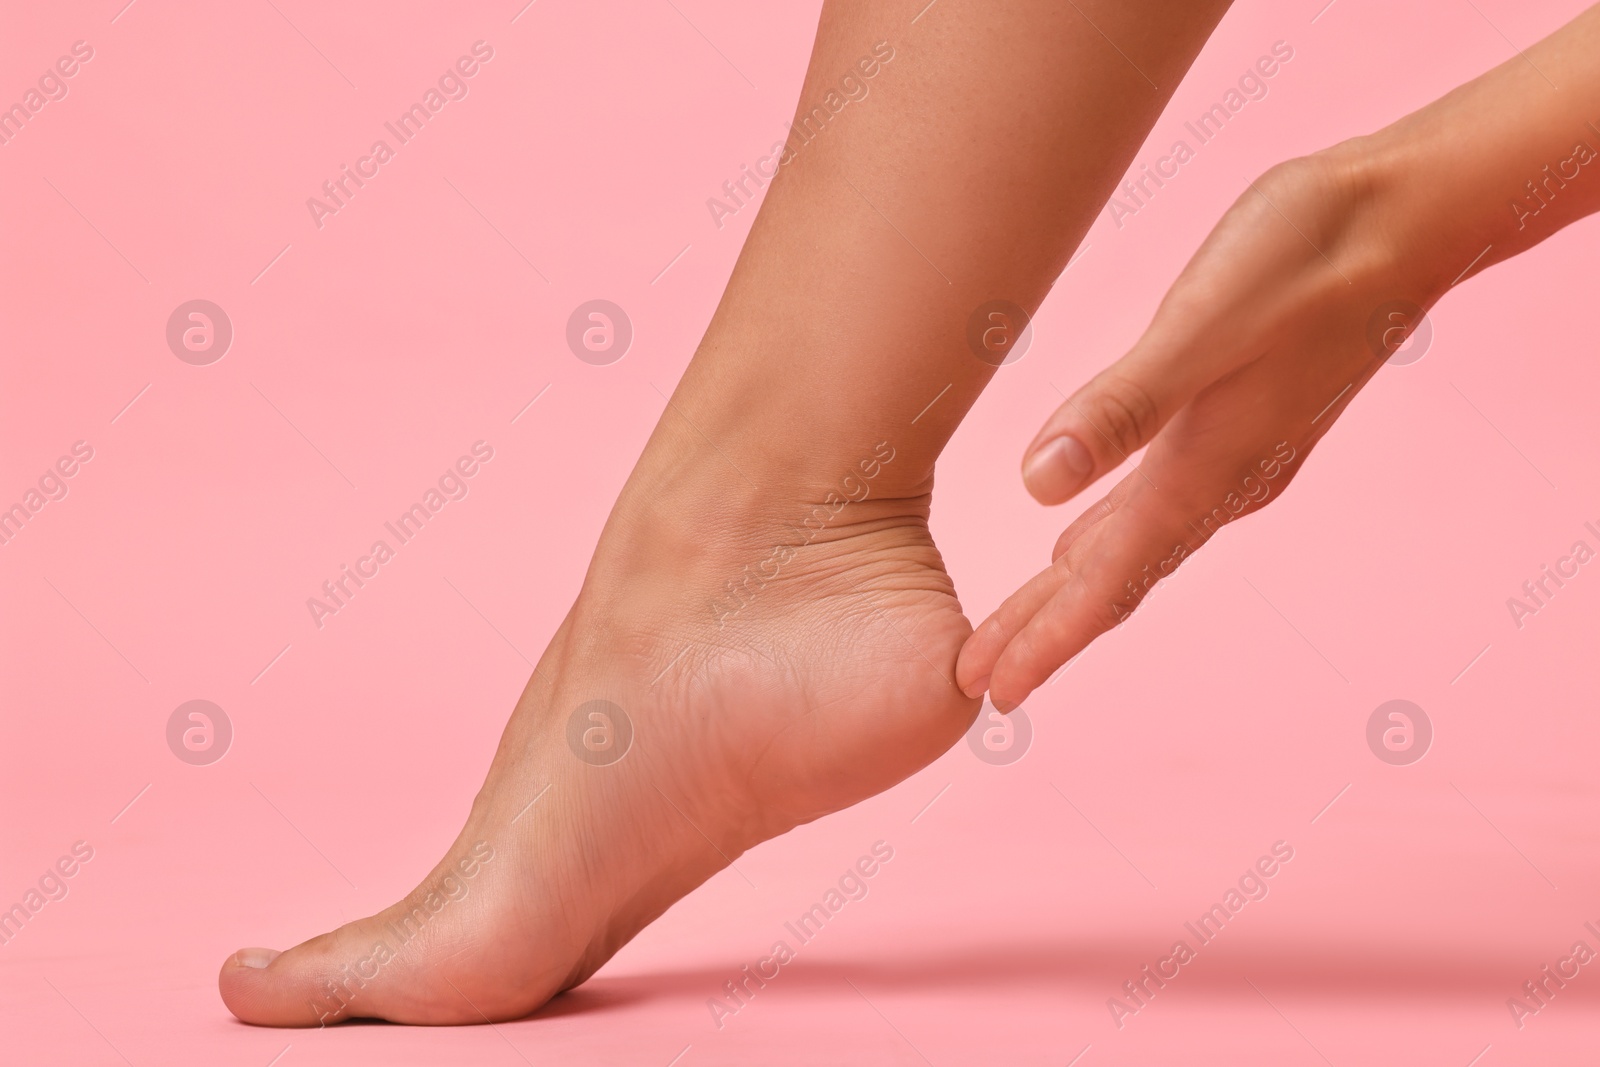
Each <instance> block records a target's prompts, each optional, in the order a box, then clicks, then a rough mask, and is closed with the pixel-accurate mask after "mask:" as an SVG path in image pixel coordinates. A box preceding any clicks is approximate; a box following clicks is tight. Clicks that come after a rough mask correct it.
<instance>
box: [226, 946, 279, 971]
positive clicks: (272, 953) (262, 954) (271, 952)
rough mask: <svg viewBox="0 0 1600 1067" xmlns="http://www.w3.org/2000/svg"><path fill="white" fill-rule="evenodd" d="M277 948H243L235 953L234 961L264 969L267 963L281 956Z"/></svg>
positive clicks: (244, 965)
mask: <svg viewBox="0 0 1600 1067" xmlns="http://www.w3.org/2000/svg"><path fill="white" fill-rule="evenodd" d="M281 955H282V953H281V952H279V951H278V950H277V949H275V948H242V949H240V950H239V951H238V952H235V953H234V954H233V958H234V961H235V962H236V963H238V964H239V965H240V966H242V967H253V968H254V969H256V970H258V971H259V970H263V969H265V968H266V966H267V964H269V963H271V962H272V961H273V960H275V959H277V958H278V957H279V956H281Z"/></svg>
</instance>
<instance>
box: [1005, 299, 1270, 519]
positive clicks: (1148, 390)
mask: <svg viewBox="0 0 1600 1067" xmlns="http://www.w3.org/2000/svg"><path fill="white" fill-rule="evenodd" d="M1183 303H1184V302H1183V301H1182V299H1181V298H1169V301H1168V303H1166V304H1164V305H1163V306H1162V308H1161V310H1160V311H1158V312H1157V314H1156V320H1155V321H1154V322H1153V323H1151V325H1150V329H1148V330H1147V331H1145V334H1144V336H1143V337H1141V338H1140V339H1139V343H1138V344H1136V345H1135V346H1134V347H1133V350H1132V351H1130V352H1129V353H1128V354H1127V355H1125V356H1123V357H1122V358H1121V359H1119V360H1118V361H1117V362H1116V363H1113V364H1112V365H1111V366H1110V367H1107V368H1106V369H1105V370H1103V371H1101V372H1100V373H1099V374H1097V375H1096V376H1095V377H1094V378H1093V380H1091V381H1090V382H1089V383H1088V384H1086V385H1085V386H1083V387H1082V388H1081V389H1079V390H1078V391H1077V392H1075V393H1073V394H1072V395H1071V396H1070V397H1068V398H1067V399H1066V401H1065V402H1064V403H1063V404H1062V405H1061V406H1060V407H1059V408H1057V409H1056V412H1055V414H1054V415H1052V416H1051V417H1050V418H1049V419H1048V420H1047V421H1046V422H1045V424H1044V427H1043V428H1042V429H1041V430H1040V431H1039V433H1038V436H1036V437H1035V438H1034V439H1033V442H1032V443H1031V444H1030V445H1029V446H1028V448H1027V450H1026V452H1025V453H1024V455H1023V461H1022V482H1023V485H1024V486H1026V487H1027V490H1028V492H1029V493H1031V494H1032V495H1033V497H1034V499H1036V500H1038V501H1039V502H1040V503H1041V504H1060V503H1064V502H1065V501H1067V500H1070V499H1071V498H1072V497H1073V496H1075V495H1076V494H1077V493H1079V492H1080V491H1082V490H1083V489H1084V488H1085V487H1086V486H1088V485H1090V484H1091V483H1092V482H1094V481H1095V480H1096V479H1098V478H1100V477H1101V476H1102V475H1105V474H1107V473H1109V472H1111V471H1113V470H1115V469H1116V468H1117V467H1120V466H1121V465H1122V464H1123V463H1125V462H1126V461H1127V459H1128V458H1129V457H1130V456H1132V455H1133V453H1135V452H1137V451H1138V450H1139V449H1141V448H1143V447H1144V446H1145V445H1147V444H1149V443H1150V441H1151V440H1152V439H1153V438H1154V437H1155V435H1156V434H1157V433H1158V432H1160V430H1161V428H1162V427H1163V426H1165V425H1166V424H1167V423H1168V421H1169V420H1171V418H1172V417H1173V416H1174V415H1175V414H1176V413H1177V412H1178V411H1179V410H1181V409H1182V408H1183V407H1184V406H1185V405H1186V404H1188V403H1189V401H1190V400H1192V399H1193V398H1194V396H1195V394H1196V393H1198V392H1199V391H1200V390H1201V389H1203V388H1205V387H1206V386H1207V385H1210V384H1211V383H1212V382H1214V381H1216V380H1217V379H1218V378H1220V377H1222V376H1223V375H1225V374H1227V373H1228V372H1230V371H1232V370H1234V369H1236V368H1237V367H1238V366H1240V365H1242V364H1243V363H1244V362H1248V360H1249V359H1250V358H1253V356H1254V355H1255V353H1254V352H1253V351H1252V350H1251V349H1250V348H1248V347H1245V346H1242V345H1241V344H1240V343H1238V341H1237V339H1236V338H1234V337H1233V336H1232V335H1231V334H1232V331H1231V328H1230V327H1228V326H1226V324H1222V323H1217V322H1215V321H1214V320H1212V319H1211V318H1210V316H1209V315H1205V316H1202V315H1190V314H1188V313H1187V309H1186V308H1185V307H1184V306H1183Z"/></svg>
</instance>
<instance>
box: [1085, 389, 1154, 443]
mask: <svg viewBox="0 0 1600 1067" xmlns="http://www.w3.org/2000/svg"><path fill="white" fill-rule="evenodd" d="M1159 417H1160V412H1159V409H1158V408H1157V407H1156V402H1155V399H1154V398H1153V397H1152V396H1151V395H1150V394H1149V392H1148V391H1146V390H1145V388H1144V387H1143V386H1142V385H1140V384H1138V383H1137V382H1135V381H1133V380H1132V379H1129V378H1123V377H1110V378H1107V379H1106V380H1105V381H1103V382H1102V383H1100V389H1099V391H1098V393H1097V395H1096V397H1095V403H1094V418H1095V423H1096V427H1095V428H1096V429H1098V430H1099V431H1100V432H1101V433H1102V434H1104V435H1105V436H1106V437H1107V438H1109V439H1110V441H1111V443H1112V444H1113V445H1114V446H1115V447H1116V449H1117V450H1118V451H1119V452H1121V453H1122V454H1123V455H1124V456H1126V455H1127V454H1128V453H1130V452H1132V451H1133V450H1134V449H1136V448H1139V447H1140V446H1142V445H1143V444H1144V443H1145V442H1146V441H1148V440H1149V439H1150V437H1151V436H1152V435H1153V434H1154V433H1155V428H1156V422H1157V420H1158V419H1159Z"/></svg>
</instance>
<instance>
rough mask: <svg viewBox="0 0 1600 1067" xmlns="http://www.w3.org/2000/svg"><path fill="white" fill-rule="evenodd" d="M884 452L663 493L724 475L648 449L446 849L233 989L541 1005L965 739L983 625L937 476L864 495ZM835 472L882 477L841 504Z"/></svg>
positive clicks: (305, 1012) (241, 970) (249, 1009)
mask: <svg viewBox="0 0 1600 1067" xmlns="http://www.w3.org/2000/svg"><path fill="white" fill-rule="evenodd" d="M668 451H670V450H668ZM893 451H894V450H893V447H892V446H890V445H882V446H878V447H876V448H874V447H873V446H870V445H869V446H867V447H866V448H865V449H863V450H862V455H863V456H865V457H866V458H865V459H863V460H860V461H858V462H855V463H851V464H850V465H848V466H845V467H844V468H843V470H842V471H840V472H837V473H834V474H830V475H826V476H819V477H818V478H817V479H816V480H815V482H814V485H813V486H812V487H811V488H810V489H802V490H798V491H791V492H778V491H772V490H770V489H765V488H764V489H763V491H762V492H761V493H759V494H758V493H756V492H755V491H754V490H753V489H752V490H750V491H749V492H748V493H747V494H746V496H747V499H745V500H742V501H741V500H730V497H731V496H736V495H738V494H736V493H730V491H729V489H728V484H727V483H728V479H721V480H720V482H719V483H718V484H717V485H715V486H713V487H711V488H710V489H709V490H706V491H700V490H697V489H690V488H678V489H670V490H662V489H660V488H658V487H659V486H660V485H661V484H662V481H663V480H664V481H666V482H671V481H672V480H673V476H672V475H671V473H670V472H672V471H678V472H681V471H683V470H687V469H694V470H704V471H710V472H712V473H714V474H716V475H719V476H720V475H721V474H723V473H724V472H725V471H726V464H725V462H723V461H721V460H719V459H718V458H717V457H715V456H710V457H704V458H702V459H701V460H700V461H699V462H698V463H696V464H695V465H693V466H692V467H689V466H686V465H684V464H683V463H682V462H681V458H680V459H678V460H675V461H673V462H666V461H662V462H658V463H655V464H654V465H653V466H652V464H651V463H649V462H648V461H647V462H642V463H641V469H640V471H637V472H635V475H634V477H633V479H632V480H631V481H630V483H629V488H628V489H626V490H625V491H624V493H623V496H622V499H621V500H620V501H619V503H618V505H617V507H616V509H615V510H614V511H613V513H612V517H611V520H610V522H609V523H608V524H607V527H606V531H605V533H604V535H603V536H602V538H601V542H600V545H599V547H598V548H597V549H596V552H595V557H594V560H593V562H592V563H591V565H590V569H589V574H588V576H587V579H586V581H585V583H584V587H583V590H582V592H581V593H580V595H579V597H578V601H577V603H576V604H575V605H574V606H573V607H572V610H571V611H570V612H569V613H568V614H567V617H566V620H565V621H564V622H563V623H562V625H561V627H560V628H559V629H558V631H557V632H556V634H555V637H554V639H553V640H552V641H551V643H550V646H549V648H548V649H546V651H545V653H544V655H543V657H542V658H541V659H540V661H539V665H538V668H537V669H536V671H535V673H534V676H533V678H532V679H531V680H530V681H529V683H528V686H527V688H526V689H525V690H524V692H523V694H522V698H521V699H520V700H519V701H518V703H517V707H516V710H515V711H514V712H513V713H512V716H511V721H510V723H509V724H508V725H507V727H506V731H505V734H504V735H503V737H502V738H501V741H500V747H499V750H498V751H497V752H496V754H495V758H494V762H493V764H492V766H491V768H490V770H489V775H488V780H487V781H486V782H485V783H484V786H483V788H482V790H481V791H480V792H479V793H478V796H477V798H476V800H475V801H474V803H473V806H472V813H471V815H470V817H469V818H468V820H467V825H466V826H465V828H463V830H462V831H461V834H460V836H459V837H458V838H457V840H456V842H455V844H454V845H453V846H452V847H451V849H450V850H449V852H448V853H447V854H446V855H445V857H444V859H442V860H441V861H440V862H439V864H438V865H437V866H436V867H435V868H434V869H433V871H432V872H431V873H430V874H429V875H428V876H427V877H426V878H425V879H423V881H422V883H421V884H420V885H419V886H418V887H417V889H416V890H414V891H413V892H412V893H410V894H408V895H407V896H406V897H405V898H403V899H402V900H401V901H400V902H399V903H397V904H395V905H394V906H393V907H390V908H388V909H386V910H384V911H382V912H380V913H378V914H377V915H374V916H371V917H370V918H366V919H362V920H359V921H357V922H353V923H349V924H347V925H345V926H342V927H340V928H339V929H337V930H334V931H332V932H331V933H327V934H323V935H321V936H319V937H315V938H312V939H311V940H310V941H307V942H305V943H304V944H301V945H298V946H296V947H294V948H291V949H289V950H288V951H286V952H282V953H274V952H272V951H270V950H266V949H244V950H241V951H240V952H238V953H236V954H234V955H233V956H230V957H229V958H228V959H227V961H226V962H225V963H224V964H223V966H222V972H221V975H220V978H219V984H220V986H221V991H222V998H223V1000H224V1002H226V1004H227V1006H228V1008H229V1010H231V1011H232V1012H233V1013H234V1014H235V1015H237V1016H238V1017H239V1018H240V1019H242V1020H244V1021H245V1022H250V1023H258V1024H262V1025H268V1026H316V1025H319V1024H324V1023H328V1022H334V1021H339V1020H343V1019H350V1018H359V1017H369V1018H380V1019H388V1020H392V1021H395V1022H407V1023H434V1024H447V1023H479V1022H484V1021H486V1020H492V1021H498V1020H504V1019H511V1018H516V1017H519V1016H522V1015H526V1014H527V1013H529V1012H531V1011H533V1010H534V1009H536V1008H538V1007H539V1006H540V1005H542V1004H543V1003H545V1001H547V1000H549V999H550V998H551V997H552V996H554V995H555V994H557V993H559V992H561V991H562V990H564V989H568V988H571V987H572V986H575V985H577V984H578V983H580V982H582V981H583V980H584V979H586V978H588V977H589V976H590V975H591V974H593V973H594V972H595V970H596V969H598V968H599V967H600V965H601V964H603V963H604V962H605V961H606V960H607V959H609V958H610V957H611V956H612V954H614V953H615V952H616V951H617V950H618V949H619V948H620V947H621V946H622V945H624V944H626V943H627V942H628V940H629V939H631V938H632V937H633V936H634V935H635V934H636V933H638V931H639V930H640V929H642V928H643V927H644V926H645V925H646V924H647V923H649V922H650V921H651V920H653V919H655V918H656V917H657V916H658V915H660V914H661V913H662V912H663V911H665V910H666V909H667V908H668V907H669V906H670V905H671V904H672V903H673V902H674V901H676V900H678V899H679V898H680V897H682V896H683V895H684V894H686V893H688V892H689V891H690V890H692V889H693V888H695V887H696V886H698V885H699V884H700V883H701V882H703V881H705V880H706V879H707V878H708V877H710V876H711V875H712V874H714V873H716V872H717V871H719V870H721V869H722V868H723V867H724V866H726V865H727V864H729V863H730V862H732V861H733V860H734V859H736V858H737V857H738V856H739V855H740V854H741V853H743V852H744V851H745V850H746V849H748V848H750V847H751V846H753V845H755V844H757V843H758V842H760V841H763V840H766V839H767V838H770V837H774V836H776V835H778V834H781V833H784V832H786V831H787V830H789V829H791V828H793V827H794V826H796V825H798V824H800V823H804V822H808V821H810V820H812V819H816V818H818V817H820V816H822V815H826V814H828V813H829V812H833V811H837V810H839V809H840V808H844V807H846V806H848V805H850V804H853V803H855V802H856V801H859V800H862V799H864V798H866V797H868V796H871V795H873V794H875V793H878V792H881V791H882V790H884V789H887V788H889V787H890V786H892V785H894V784H895V783H897V782H899V781H901V780H902V779H904V778H905V777H907V776H908V775H910V774H912V773H913V772H915V771H917V770H918V769H920V768H921V767H923V766H925V765H926V764H927V763H929V762H930V761H932V760H933V759H934V758H935V757H937V756H938V755H939V754H940V753H942V752H943V751H944V750H945V749H946V748H948V747H949V746H950V745H951V744H953V743H954V742H955V741H956V740H957V739H958V738H959V737H960V736H961V734H962V733H963V732H964V731H965V729H966V728H967V726H968V725H969V724H970V723H971V721H972V719H973V716H974V715H975V714H976V711H977V708H978V705H979V702H978V701H977V700H973V699H969V698H967V697H964V696H963V695H962V694H961V693H960V691H959V690H958V689H957V688H956V687H955V685H954V684H953V681H952V679H953V676H954V668H955V661H956V654H957V651H958V650H959V649H960V648H961V645H962V642H963V641H964V640H965V639H966V638H967V636H968V635H969V633H970V632H971V627H970V625H969V624H968V622H967V620H966V618H965V616H963V614H962V612H961V608H960V605H959V604H958V603H957V601H956V598H955V594H954V590H953V588H952V586H951V583H950V580H949V578H948V576H947V575H946V573H945V570H944V566H943V563H942V561H941V560H940V558H939V553H938V551H937V550H936V549H935V547H934V545H933V542H932V540H931V538H930V537H929V534H928V526H927V513H928V500H929V498H928V496H927V494H926V493H925V492H924V493H921V494H919V495H903V496H889V495H885V496H881V497H880V496H876V495H872V490H873V487H874V486H875V485H883V486H885V487H887V486H888V485H889V483H890V482H891V481H892V479H889V478H886V477H884V478H881V479H880V480H879V481H878V482H876V483H875V482H874V481H873V480H872V478H870V477H868V476H867V474H866V472H868V471H870V470H873V469H877V470H878V471H879V473H880V474H881V472H882V469H883V467H884V466H885V465H886V464H885V463H884V457H885V456H888V457H892V456H893ZM661 452H662V449H659V448H658V449H657V453H658V454H659V453H661ZM892 464H893V459H892V458H890V459H888V462H887V465H892ZM904 465H905V461H904V460H902V466H904ZM647 471H654V472H655V473H648V474H647V473H646V472H647ZM658 475H660V476H659V477H658ZM846 476H848V477H851V478H852V481H851V482H850V483H848V485H849V486H850V488H846V489H843V492H844V493H845V494H846V495H859V493H860V492H861V491H862V487H864V488H865V489H866V491H867V492H868V493H869V495H868V496H867V497H866V498H865V499H863V500H860V501H859V502H853V503H848V504H844V505H843V506H842V507H839V510H838V511H837V512H835V511H834V510H833V508H834V507H835V506H837V500H838V499H842V498H843V497H836V500H835V502H834V503H831V504H830V503H827V502H826V499H827V494H828V492H830V491H834V492H835V493H838V492H840V491H841V479H842V478H843V477H846ZM694 477H700V476H699V475H695V476H694ZM797 480H798V479H797ZM757 501H759V503H757ZM808 516H809V517H810V525H807V522H806V520H807V518H808ZM808 541H809V543H808ZM774 572H775V574H774ZM752 576H754V577H752ZM730 581H731V582H732V587H731V588H730V585H729V583H730ZM595 701H601V702H609V703H591V702H595ZM574 719H576V725H573V722H574ZM630 733H631V738H630V736H629V735H630ZM619 753H621V756H620V758H617V756H618V754H619ZM610 760H615V761H614V762H607V761H610ZM536 798H537V799H536ZM530 803H531V806H530Z"/></svg>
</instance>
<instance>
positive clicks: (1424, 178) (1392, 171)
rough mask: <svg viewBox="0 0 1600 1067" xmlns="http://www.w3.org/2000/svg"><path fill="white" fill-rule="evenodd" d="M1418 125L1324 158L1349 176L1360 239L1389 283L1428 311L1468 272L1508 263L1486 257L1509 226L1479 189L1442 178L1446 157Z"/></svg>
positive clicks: (1343, 146) (1355, 142) (1359, 140)
mask: <svg viewBox="0 0 1600 1067" xmlns="http://www.w3.org/2000/svg"><path fill="white" fill-rule="evenodd" d="M1416 118H1417V116H1413V117H1412V119H1408V120H1407V121H1405V122H1403V123H1397V124H1395V125H1394V126H1390V127H1388V128H1386V129H1383V130H1380V131H1378V132H1377V133H1374V134H1370V135H1368V136H1364V137H1356V138H1352V139H1351V140H1348V141H1344V142H1341V143H1340V144H1337V145H1334V146H1332V147H1331V148H1328V149H1325V150H1324V151H1323V152H1320V153H1318V155H1319V156H1322V157H1325V158H1324V160H1323V163H1324V165H1326V166H1331V167H1334V168H1336V169H1337V170H1338V171H1339V172H1341V173H1342V174H1343V175H1344V182H1345V184H1346V186H1347V187H1348V189H1349V194H1348V195H1349V196H1350V198H1351V210H1352V214H1353V215H1354V216H1355V218H1356V219H1357V226H1358V227H1359V230H1360V234H1361V240H1362V242H1363V244H1365V245H1366V246H1367V247H1368V249H1369V253H1370V255H1371V258H1372V261H1373V267H1374V270H1375V272H1376V273H1377V274H1378V276H1379V277H1381V278H1382V279H1383V284H1385V285H1386V286H1387V287H1390V288H1393V289H1394V290H1395V291H1396V295H1398V296H1404V297H1406V298H1408V299H1412V300H1415V301H1416V302H1417V303H1419V304H1421V305H1422V306H1424V307H1428V306H1430V305H1432V304H1433V303H1434V302H1435V301H1436V300H1438V299H1439V298H1440V297H1441V296H1443V295H1444V294H1445V293H1446V292H1447V291H1448V290H1449V289H1450V288H1451V286H1452V285H1453V284H1455V283H1456V282H1457V281H1458V280H1459V279H1460V278H1461V276H1462V275H1463V274H1464V273H1465V272H1466V271H1467V270H1469V269H1479V268H1481V267H1482V266H1486V265H1487V262H1492V261H1493V260H1498V259H1500V258H1503V257H1501V256H1498V255H1496V256H1494V257H1493V260H1491V259H1489V257H1487V256H1484V252H1485V250H1486V249H1488V248H1490V247H1491V246H1494V245H1496V244H1497V242H1500V241H1503V239H1504V235H1503V234H1502V233H1500V232H1499V231H1502V230H1503V229H1504V226H1503V225H1502V223H1503V221H1504V220H1502V219H1501V218H1500V217H1499V215H1498V214H1495V213H1492V212H1488V211H1486V210H1484V207H1485V204H1488V203H1490V201H1489V200H1488V198H1485V197H1483V196H1480V195H1475V191H1476V190H1475V184H1476V183H1474V182H1472V181H1471V180H1452V179H1450V178H1448V177H1446V176H1445V175H1443V174H1441V173H1440V170H1439V167H1440V160H1441V158H1442V156H1443V154H1442V153H1435V152H1434V150H1433V145H1432V142H1431V138H1430V136H1429V131H1428V130H1427V129H1426V128H1425V127H1426V126H1427V125H1428V124H1427V123H1424V122H1414V121H1413V120H1414V119H1416ZM1419 127H1424V128H1419ZM1464 177H1466V176H1462V175H1457V179H1462V178H1464ZM1495 206H1498V205H1495Z"/></svg>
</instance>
